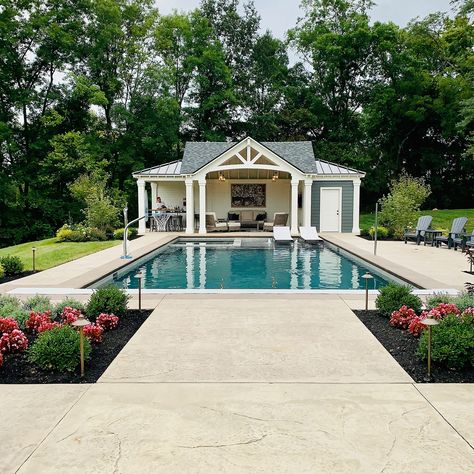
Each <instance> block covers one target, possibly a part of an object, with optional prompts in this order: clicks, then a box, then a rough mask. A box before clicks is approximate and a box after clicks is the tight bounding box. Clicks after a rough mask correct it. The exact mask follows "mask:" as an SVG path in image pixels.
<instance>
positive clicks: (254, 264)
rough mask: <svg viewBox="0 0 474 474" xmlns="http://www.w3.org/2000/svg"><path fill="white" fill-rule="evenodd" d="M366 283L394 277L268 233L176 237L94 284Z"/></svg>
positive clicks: (339, 286)
mask: <svg viewBox="0 0 474 474" xmlns="http://www.w3.org/2000/svg"><path fill="white" fill-rule="evenodd" d="M138 271H141V273H142V275H143V280H142V282H143V283H142V287H143V288H144V289H149V290H153V289H220V288H222V289H298V290H311V289H331V290H359V289H364V288H365V280H364V279H363V278H362V275H364V274H365V273H366V272H369V273H370V274H371V275H372V276H373V277H374V278H373V280H370V282H369V288H370V289H377V288H381V287H383V286H385V285H386V284H387V283H388V282H389V281H399V280H397V279H396V278H395V277H393V276H391V275H389V274H387V273H385V272H383V271H382V270H380V269H378V268H376V267H374V266H372V265H370V264H368V263H366V262H365V261H363V260H361V259H358V258H357V257H355V256H353V255H352V254H349V253H348V252H345V251H343V250H342V249H340V248H338V247H335V246H333V245H330V244H328V243H324V244H317V245H309V244H305V243H301V242H299V241H297V242H295V243H294V244H293V245H291V246H280V245H275V244H274V242H273V239H269V238H212V239H201V240H196V239H184V238H180V239H177V240H175V241H173V242H171V243H170V244H167V245H165V246H164V247H161V248H160V249H158V250H156V251H154V252H152V253H151V254H149V255H146V256H144V257H142V258H140V259H137V261H135V262H133V263H131V264H130V265H127V266H126V267H124V268H123V269H121V270H120V271H118V272H115V273H114V274H113V275H110V276H108V277H106V278H104V279H102V280H100V281H98V282H96V283H95V284H93V285H91V287H93V288H98V287H100V286H104V285H106V284H109V283H113V284H115V285H117V286H119V287H123V288H128V289H136V288H138V285H139V281H138V279H137V278H136V277H135V275H136V274H137V272H138Z"/></svg>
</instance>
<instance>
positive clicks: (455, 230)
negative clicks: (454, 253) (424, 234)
mask: <svg viewBox="0 0 474 474" xmlns="http://www.w3.org/2000/svg"><path fill="white" fill-rule="evenodd" d="M466 222H467V217H457V218H456V219H454V220H453V223H452V224H451V230H450V231H449V234H448V235H447V236H444V235H440V236H438V237H435V242H436V247H439V246H440V245H441V244H446V245H447V246H448V248H449V249H450V248H451V247H452V246H453V242H454V239H456V238H458V237H459V236H460V234H462V233H463V232H464V226H465V225H466Z"/></svg>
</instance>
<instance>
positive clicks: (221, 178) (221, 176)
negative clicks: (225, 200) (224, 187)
mask: <svg viewBox="0 0 474 474" xmlns="http://www.w3.org/2000/svg"><path fill="white" fill-rule="evenodd" d="M219 181H225V176H224V173H222V172H221V173H219Z"/></svg>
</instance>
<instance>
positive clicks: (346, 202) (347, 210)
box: [311, 181, 354, 232]
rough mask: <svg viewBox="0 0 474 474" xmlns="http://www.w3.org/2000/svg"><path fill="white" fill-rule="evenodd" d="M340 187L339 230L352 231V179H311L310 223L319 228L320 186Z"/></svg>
mask: <svg viewBox="0 0 474 474" xmlns="http://www.w3.org/2000/svg"><path fill="white" fill-rule="evenodd" d="M331 187H334V188H342V215H341V231H342V232H352V220H353V219H352V218H353V213H354V185H353V183H352V181H313V187H312V204H311V225H314V226H316V228H317V229H318V231H319V230H320V205H321V188H331Z"/></svg>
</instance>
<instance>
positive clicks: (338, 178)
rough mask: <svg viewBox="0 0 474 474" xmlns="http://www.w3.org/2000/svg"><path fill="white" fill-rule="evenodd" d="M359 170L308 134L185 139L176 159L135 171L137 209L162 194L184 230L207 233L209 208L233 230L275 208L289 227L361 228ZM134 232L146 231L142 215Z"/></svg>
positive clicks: (255, 224)
mask: <svg viewBox="0 0 474 474" xmlns="http://www.w3.org/2000/svg"><path fill="white" fill-rule="evenodd" d="M364 176H365V174H364V173H363V172H361V171H358V170H356V169H352V168H348V167H345V166H340V165H337V164H335V163H332V162H329V161H326V160H321V159H317V158H316V157H315V155H314V151H313V146H312V144H311V142H309V141H296V142H258V141H256V140H254V139H253V138H250V137H249V138H245V139H243V140H242V141H240V142H238V143H235V142H234V143H230V142H188V143H187V144H186V146H185V150H184V155H183V159H182V160H179V161H173V162H170V163H166V164H161V165H158V166H154V167H151V168H147V169H144V170H141V171H137V172H135V173H133V177H134V178H135V179H136V180H137V186H138V208H139V215H140V216H144V215H147V214H148V212H149V210H153V209H156V208H157V207H161V204H160V205H159V206H158V205H157V202H159V201H161V203H162V204H163V205H164V206H165V207H166V208H167V209H168V210H173V211H176V212H179V211H182V213H183V215H182V217H183V219H182V221H183V226H184V228H185V230H186V233H187V234H194V233H199V234H206V233H207V232H208V231H209V228H208V227H206V221H207V223H208V222H209V221H208V219H206V217H207V216H209V215H210V214H211V215H213V216H214V217H215V218H216V221H221V222H234V223H238V229H239V230H241V229H243V228H249V229H252V228H253V229H254V230H264V223H265V222H271V221H273V220H274V219H275V218H276V217H277V216H275V214H279V218H280V219H282V218H283V219H285V216H286V217H287V224H286V225H288V226H290V228H291V233H292V235H298V228H299V226H315V227H316V228H317V229H318V231H320V232H347V233H351V232H352V233H359V232H360V229H359V197H360V183H361V179H362V178H363V177H364ZM157 198H160V199H159V200H158V199H157ZM275 222H276V221H275ZM260 224H262V225H260ZM227 229H230V230H232V227H231V226H229V227H228V228H227ZM139 232H140V233H145V232H146V220H145V219H142V220H141V221H140V222H139Z"/></svg>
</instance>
